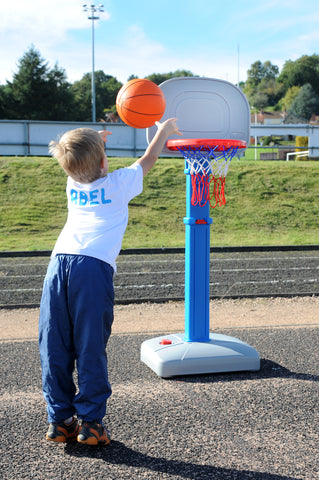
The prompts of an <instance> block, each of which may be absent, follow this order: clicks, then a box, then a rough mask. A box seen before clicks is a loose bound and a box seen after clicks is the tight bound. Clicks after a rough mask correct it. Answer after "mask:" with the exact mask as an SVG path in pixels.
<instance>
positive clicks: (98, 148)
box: [49, 128, 105, 183]
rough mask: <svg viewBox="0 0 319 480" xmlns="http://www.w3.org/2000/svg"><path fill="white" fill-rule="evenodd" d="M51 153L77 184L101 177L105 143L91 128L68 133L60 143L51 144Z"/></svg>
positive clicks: (53, 142)
mask: <svg viewBox="0 0 319 480" xmlns="http://www.w3.org/2000/svg"><path fill="white" fill-rule="evenodd" d="M49 152H50V154H51V155H52V156H53V157H55V158H56V159H57V160H58V162H59V164H60V165H61V167H62V168H63V170H64V171H65V172H66V174H67V175H69V176H70V177H72V178H73V179H74V180H75V181H77V182H80V183H91V182H94V180H97V179H98V178H100V177H101V160H102V159H103V158H104V155H105V153H104V143H103V140H102V138H101V136H100V134H99V133H98V132H97V131H95V130H93V129H91V128H76V129H75V130H70V131H68V132H66V133H65V134H64V135H62V137H61V138H60V140H59V141H58V142H55V141H52V142H50V143H49Z"/></svg>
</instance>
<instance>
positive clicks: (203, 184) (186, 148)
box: [167, 139, 246, 208]
mask: <svg viewBox="0 0 319 480" xmlns="http://www.w3.org/2000/svg"><path fill="white" fill-rule="evenodd" d="M167 148H168V149H169V150H172V151H179V152H180V153H181V154H182V155H183V156H184V158H185V161H186V164H187V166H188V168H189V170H190V172H189V173H190V175H191V184H192V197H191V203H192V205H199V206H204V205H206V203H207V202H209V204H210V206H211V207H212V208H215V207H216V206H217V205H219V206H222V205H225V203H226V200H225V182H226V175H227V172H228V168H229V165H230V162H231V160H232V159H233V158H234V156H235V155H236V154H237V152H238V150H242V149H245V148H246V142H245V141H243V140H229V139H227V140H226V139H178V140H176V139H175V140H168V142H167Z"/></svg>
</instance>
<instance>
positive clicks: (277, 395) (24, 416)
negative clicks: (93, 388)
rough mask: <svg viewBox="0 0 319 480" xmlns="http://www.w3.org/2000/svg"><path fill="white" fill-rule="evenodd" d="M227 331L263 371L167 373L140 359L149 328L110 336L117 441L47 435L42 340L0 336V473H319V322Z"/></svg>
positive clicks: (111, 423)
mask: <svg viewBox="0 0 319 480" xmlns="http://www.w3.org/2000/svg"><path fill="white" fill-rule="evenodd" d="M11 315H13V316H14V311H11ZM145 330H146V328H145V327H144V331H145ZM215 331H221V333H225V331H224V332H223V331H222V330H218V329H217V330H215ZM163 333H164V332H163ZM165 333H167V331H165ZM226 333H227V334H229V335H232V336H235V337H237V338H240V339H241V340H243V341H245V342H247V343H249V344H250V345H252V346H253V347H255V348H256V349H257V350H258V352H259V354H260V357H261V359H262V360H261V370H260V371H259V372H241V373H232V374H214V375H197V376H186V377H175V378H171V379H165V380H164V379H162V378H160V377H158V376H157V375H155V374H154V373H153V372H152V371H151V370H150V369H148V367H146V365H144V364H142V363H141V362H140V359H139V352H140V345H141V343H142V342H143V341H144V340H145V339H146V338H150V337H152V336H154V335H152V332H149V333H148V334H145V333H144V334H142V333H134V334H133V333H130V334H125V333H122V334H119V333H115V334H114V335H113V336H111V339H110V342H109V346H108V358H109V371H110V380H111V383H112V387H113V395H112V397H111V399H110V401H109V403H108V414H107V416H106V418H105V423H106V424H107V426H108V428H109V429H110V430H111V434H112V443H111V446H109V447H97V448H96V447H87V446H83V445H80V444H77V443H76V444H65V445H64V444H62V445H59V444H52V443H50V442H47V441H46V440H45V438H44V436H45V432H46V429H47V425H46V412H45V404H44V401H43V399H42V394H41V380H40V378H41V377H40V363H39V355H38V346H37V341H36V339H32V340H28V341H27V340H24V339H23V338H20V339H19V341H16V340H14V339H11V340H10V339H7V340H6V341H1V342H0V375H1V377H0V378H1V385H0V412H1V416H0V422H1V443H0V453H1V455H0V466H1V470H0V472H1V473H0V476H1V478H2V479H4V480H9V479H10V480H12V479H18V480H19V479H45V480H47V479H55V480H79V479H81V480H91V479H92V480H93V479H94V480H95V479H101V480H102V479H103V480H104V479H116V480H122V479H148V480H151V479H200V480H206V479H207V480H212V479H218V480H226V479H240V480H241V479H254V480H261V479H262V480H287V479H308V480H315V479H318V478H319V458H318V445H319V428H318V427H319V425H318V420H319V415H318V413H319V412H318V393H319V389H318V380H319V375H318V373H319V372H318V361H319V353H318V345H319V329H318V327H315V326H307V325H305V326H302V327H285V328H275V327H269V328H233V329H228V330H227V332H226Z"/></svg>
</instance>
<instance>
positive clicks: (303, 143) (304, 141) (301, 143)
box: [296, 136, 309, 161]
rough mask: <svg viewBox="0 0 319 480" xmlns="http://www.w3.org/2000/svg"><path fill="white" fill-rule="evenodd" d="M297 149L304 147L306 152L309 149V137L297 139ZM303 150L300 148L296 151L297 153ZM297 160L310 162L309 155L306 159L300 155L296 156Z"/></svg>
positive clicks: (298, 137)
mask: <svg viewBox="0 0 319 480" xmlns="http://www.w3.org/2000/svg"><path fill="white" fill-rule="evenodd" d="M296 147H304V149H305V150H306V149H307V148H308V137H300V136H297V137H296ZM300 151H301V150H300V149H299V148H297V149H296V152H300ZM296 160H299V161H300V160H304V161H305V160H309V157H308V155H307V156H306V157H302V156H300V155H296Z"/></svg>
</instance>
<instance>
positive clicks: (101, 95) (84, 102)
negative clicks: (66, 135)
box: [71, 70, 122, 122]
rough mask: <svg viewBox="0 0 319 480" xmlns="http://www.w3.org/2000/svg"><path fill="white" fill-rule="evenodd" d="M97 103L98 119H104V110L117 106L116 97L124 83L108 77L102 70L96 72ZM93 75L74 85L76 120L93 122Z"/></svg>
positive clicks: (89, 74) (86, 76)
mask: <svg viewBox="0 0 319 480" xmlns="http://www.w3.org/2000/svg"><path fill="white" fill-rule="evenodd" d="M94 76H95V102H96V118H97V119H98V120H99V119H103V118H104V110H105V109H109V108H111V107H112V106H113V105H115V101H116V95H117V93H118V91H119V90H120V88H121V87H122V83H121V82H119V81H118V80H117V79H116V78H115V77H112V76H111V75H106V74H105V73H104V72H103V71H102V70H98V71H97V72H95V75H94ZM91 78H92V74H91V73H86V74H85V75H83V77H82V78H81V80H78V81H76V82H74V83H73V85H72V87H71V90H72V93H73V95H74V99H75V105H76V111H75V114H74V120H76V121H80V122H88V121H91V120H92V92H91V85H92V84H91Z"/></svg>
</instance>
